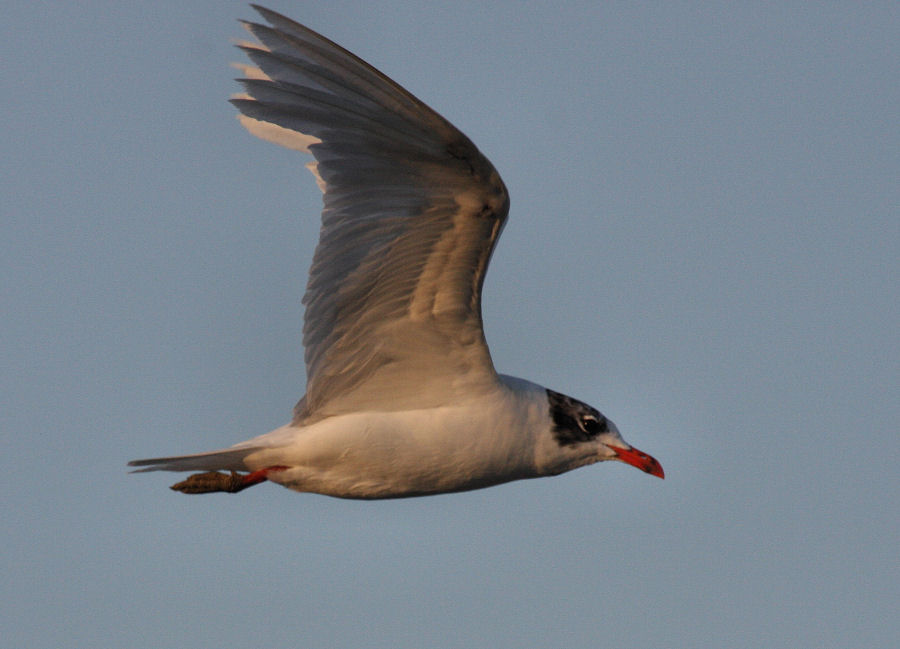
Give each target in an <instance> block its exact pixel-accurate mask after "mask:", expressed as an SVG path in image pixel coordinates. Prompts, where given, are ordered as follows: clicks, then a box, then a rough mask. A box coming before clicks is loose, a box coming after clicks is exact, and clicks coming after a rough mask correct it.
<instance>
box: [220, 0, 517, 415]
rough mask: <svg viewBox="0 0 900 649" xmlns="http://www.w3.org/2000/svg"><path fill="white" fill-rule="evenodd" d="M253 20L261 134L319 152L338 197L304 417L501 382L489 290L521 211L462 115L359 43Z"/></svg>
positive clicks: (251, 100)
mask: <svg viewBox="0 0 900 649" xmlns="http://www.w3.org/2000/svg"><path fill="white" fill-rule="evenodd" d="M254 8H255V9H256V10H257V11H258V12H259V13H260V14H261V15H262V16H263V18H265V20H266V21H267V22H268V23H269V24H270V26H264V25H259V24H256V23H245V25H246V27H247V28H248V29H249V31H250V32H251V33H252V34H253V35H254V36H255V37H256V38H257V39H258V41H259V43H258V44H247V43H243V44H240V45H239V47H240V48H241V49H243V50H244V51H245V52H246V53H247V56H249V58H250V59H251V60H252V61H253V63H255V64H256V66H257V67H249V66H248V67H246V68H245V69H244V72H245V74H246V77H247V78H245V79H242V80H241V83H242V84H243V86H244V88H245V94H242V95H239V96H237V97H235V98H234V99H232V102H233V103H234V105H235V106H236V107H237V108H238V109H239V110H240V111H241V113H242V115H241V121H242V123H243V124H244V126H246V127H247V129H248V130H249V131H250V132H251V133H253V134H255V135H258V136H259V137H262V138H264V139H267V140H270V141H273V142H276V143H278V144H281V145H284V146H287V147H290V148H295V149H299V150H302V151H306V152H308V153H311V154H312V155H313V157H314V158H315V162H311V163H310V164H309V165H308V166H309V167H310V169H311V170H312V171H313V173H314V174H315V175H316V177H317V180H318V182H319V187H320V188H321V189H322V191H323V193H324V198H323V201H324V208H323V210H322V228H321V233H320V239H319V245H318V247H317V248H316V252H315V256H314V258H313V263H312V267H311V269H310V274H309V283H308V285H307V289H306V294H305V296H304V298H303V302H304V304H305V305H306V315H305V322H304V327H303V344H304V346H305V348H306V369H307V379H308V380H307V393H306V396H305V397H304V398H303V399H301V401H300V403H298V404H297V409H296V411H295V421H297V422H298V423H299V422H308V421H310V420H315V419H320V418H323V417H326V416H331V415H335V414H340V413H345V412H354V411H359V410H366V409H374V410H393V409H406V408H415V407H434V406H438V405H441V404H442V403H447V402H448V401H450V400H452V399H453V398H454V395H456V394H462V393H471V392H472V391H473V390H478V389H479V385H485V386H487V385H488V384H489V383H492V382H494V381H496V380H497V379H496V373H495V371H494V368H493V365H492V363H491V359H490V354H489V352H488V349H487V345H486V343H485V340H484V333H483V330H482V321H481V287H482V283H483V281H484V275H485V272H486V270H487V266H488V261H489V259H490V256H491V252H492V250H493V248H494V244H495V243H496V241H497V238H498V237H499V235H500V231H501V229H502V228H503V224H504V222H505V219H506V214H507V212H508V209H509V198H508V195H507V192H506V187H505V186H504V185H503V181H502V180H501V179H500V176H499V174H498V173H497V171H496V170H495V169H494V167H493V166H492V165H491V163H490V162H489V161H488V160H487V159H486V158H485V157H484V156H483V155H482V154H481V152H479V151H478V149H477V148H476V147H475V145H474V144H472V142H471V141H470V140H469V139H468V138H467V137H466V136H465V135H463V134H462V133H460V132H459V131H458V130H457V129H456V128H455V127H454V126H453V125H452V124H450V123H449V122H448V121H447V120H445V119H444V118H443V117H441V116H440V115H438V114H437V113H435V112H434V111H433V110H431V109H430V108H428V106H426V105H425V104H423V103H422V102H421V101H419V100H418V99H416V98H415V97H413V96H412V95H411V94H410V93H409V92H407V91H406V90H404V89H403V88H401V87H400V86H399V85H397V84H396V83H395V82H394V81H392V80H391V79H389V78H387V77H386V76H385V75H383V74H382V73H381V72H379V71H378V70H376V69H374V68H373V67H371V66H370V65H368V64H367V63H365V62H364V61H362V60H361V59H359V58H357V57H356V56H354V55H353V54H351V53H350V52H347V51H346V50H344V49H343V48H341V47H339V46H338V45H336V44H335V43H332V42H331V41H329V40H328V39H326V38H324V37H323V36H320V35H319V34H317V33H315V32H313V31H312V30H310V29H308V28H306V27H304V26H303V25H300V24H298V23H295V22H293V21H291V20H289V19H287V18H285V17H284V16H281V15H279V14H277V13H275V12H272V11H269V10H267V9H263V8H261V7H256V6H254Z"/></svg>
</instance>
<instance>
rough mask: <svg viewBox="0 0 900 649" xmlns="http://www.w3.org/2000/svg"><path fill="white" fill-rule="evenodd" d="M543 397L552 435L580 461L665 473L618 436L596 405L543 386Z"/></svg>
mask: <svg viewBox="0 0 900 649" xmlns="http://www.w3.org/2000/svg"><path fill="white" fill-rule="evenodd" d="M547 399H548V401H549V402H550V419H551V421H552V424H551V426H552V433H553V438H554V440H555V441H556V443H557V444H558V445H559V446H560V449H561V450H562V451H563V452H564V453H565V454H567V455H568V454H572V455H573V456H577V458H578V462H579V463H581V464H588V463H591V462H603V461H605V460H617V461H619V462H624V463H625V464H630V465H631V466H633V467H636V468H638V469H640V470H641V471H643V472H645V473H649V474H650V475H655V476H656V477H657V478H664V477H665V473H664V472H663V468H662V465H660V463H659V462H657V461H656V459H655V458H653V457H652V456H650V455H648V454H647V453H644V452H643V451H639V450H638V449H636V448H634V447H633V446H631V445H630V444H628V442H626V441H625V440H624V439H622V435H621V434H619V429H618V428H616V425H615V424H614V423H613V422H612V421H611V420H610V419H607V418H606V417H605V416H603V413H601V412H600V411H599V410H597V409H596V408H593V407H591V406H589V405H588V404H586V403H584V402H582V401H579V400H578V399H573V398H572V397H569V396H566V395H564V394H560V393H559V392H554V391H553V390H547Z"/></svg>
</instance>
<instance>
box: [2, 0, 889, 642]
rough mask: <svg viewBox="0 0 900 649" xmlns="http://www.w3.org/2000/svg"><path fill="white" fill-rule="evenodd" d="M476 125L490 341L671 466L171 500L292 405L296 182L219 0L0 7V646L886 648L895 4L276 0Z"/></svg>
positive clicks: (303, 193)
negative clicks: (360, 496) (192, 475)
mask: <svg viewBox="0 0 900 649" xmlns="http://www.w3.org/2000/svg"><path fill="white" fill-rule="evenodd" d="M272 8H274V9H276V10H279V11H282V12H283V13H286V14H287V15H289V16H291V17H292V18H295V19H296V20H299V21H301V22H305V23H307V24H309V25H310V26H311V27H313V28H314V29H317V30H319V31H321V32H323V33H324V34H325V35H326V36H328V37H330V38H332V39H334V40H336V41H337V42H339V43H340V44H342V45H344V46H345V47H347V48H349V49H350V50H352V51H354V52H355V53H357V54H359V55H360V56H362V57H363V58H365V59H366V60H368V61H369V62H371V63H372V64H374V65H375V66H376V67H379V68H380V69H382V70H383V71H384V72H386V73H387V74H388V75H390V76H391V77H393V78H394V79H396V80H397V81H398V82H400V83H401V84H403V85H404V86H406V87H407V88H408V89H410V90H411V91H412V92H413V93H415V94H416V95H418V96H419V97H420V98H421V99H423V100H424V101H425V102H426V103H428V104H429V105H431V106H433V107H434V108H435V109H437V110H438V111H439V112H441V113H442V114H443V115H444V116H445V117H447V118H448V119H450V120H451V121H452V122H453V123H455V124H456V125H457V126H458V127H459V128H460V129H461V130H462V131H463V132H465V133H466V134H467V135H468V136H469V137H470V138H471V139H472V140H473V141H474V142H475V143H476V144H477V145H478V146H479V147H480V148H481V150H482V151H483V152H484V153H485V154H486V155H487V156H488V157H489V158H490V159H491V160H492V161H493V162H494V164H495V165H496V167H497V168H498V170H499V171H500V173H501V174H502V176H503V178H504V180H505V181H506V184H507V186H508V187H509V189H510V192H511V196H512V211H511V216H510V221H509V223H508V226H507V228H506V231H505V233H504V236H503V239H502V240H501V243H500V246H499V248H498V250H497V252H496V254H495V255H494V260H493V264H492V267H491V272H490V273H489V274H488V279H487V283H486V287H485V304H484V313H485V320H486V330H487V337H488V341H489V343H490V344H491V349H492V352H493V357H494V362H495V364H496V365H497V367H498V368H499V369H500V370H501V371H503V372H506V373H510V374H515V375H519V376H524V377H527V378H530V379H532V380H535V381H537V382H540V383H542V384H544V385H547V386H549V387H552V388H554V389H557V390H560V391H563V392H566V393H569V394H572V395H573V396H576V397H579V398H581V399H584V400H586V401H588V402H590V403H592V404H594V405H596V406H597V407H599V408H600V409H601V410H602V411H604V412H605V413H606V414H607V415H608V416H610V417H611V418H612V419H613V420H615V421H616V423H617V424H618V426H619V428H620V429H621V430H622V432H623V434H624V436H625V437H626V439H628V440H629V441H630V442H631V443H633V444H634V445H635V446H637V447H638V448H641V449H643V450H645V451H647V452H649V453H651V454H652V455H654V456H655V457H657V458H658V459H659V460H660V461H661V462H662V464H663V466H664V467H665V470H666V474H667V479H666V480H665V481H660V480H657V479H655V478H652V477H650V476H647V475H645V474H643V473H641V472H639V471H636V470H634V469H632V468H630V467H627V466H625V465H621V464H617V463H612V464H601V465H595V466H592V467H588V468H584V469H579V470H578V471H575V472H572V473H569V474H567V475H564V476H560V477H557V478H552V479H543V480H533V481H525V482H517V483H511V484H507V485H503V486H500V487H495V488H492V489H487V490H482V491H476V492H471V493H465V494H456V495H447V496H436V497H429V498H420V499H411V500H401V501H385V502H355V501H342V500H337V499H332V498H327V497H323V496H316V495H308V494H297V493H294V492H291V491H288V490H286V489H283V488H281V487H278V486H276V485H271V484H267V485H262V486H259V487H256V488H254V489H251V490H249V491H246V492H244V493H241V494H239V495H236V496H231V495H212V496H205V497H185V496H182V495H179V494H174V493H172V492H170V491H169V490H168V485H169V484H171V483H172V482H174V481H175V480H176V479H178V478H179V476H178V475H176V474H162V473H157V474H147V475H129V474H128V473H127V471H126V467H125V463H126V461H127V460H129V459H133V458H137V457H147V456H155V455H162V454H177V453H187V452H195V451H202V450H208V449H213V448H218V447H222V446H226V445H229V444H231V443H234V442H237V441H240V440H243V439H245V438H247V437H250V436H252V435H256V434H259V433H263V432H266V431H268V430H270V429H272V428H275V427H277V426H279V425H281V424H282V423H284V422H285V421H286V420H287V419H288V418H289V416H290V411H291V408H292V407H293V405H294V402H295V401H296V400H297V398H299V397H300V396H301V395H302V393H303V385H304V370H303V367H302V364H301V362H300V359H301V347H300V326H301V317H302V312H301V305H300V296H301V293H302V290H303V286H304V284H305V281H306V271H307V267H308V264H309V262H310V258H311V254H312V250H313V247H314V245H315V242H316V237H317V232H318V218H319V217H318V211H319V206H320V195H319V193H318V190H317V189H316V187H315V185H314V182H313V179H312V177H311V176H310V175H309V173H307V172H306V170H304V168H303V165H304V163H305V162H306V161H307V160H306V159H305V158H304V157H303V156H302V155H299V154H297V153H296V152H291V151H287V150H282V149H279V148H278V147H276V146H274V145H272V144H269V143H266V142H263V141H260V140H257V139H255V138H253V137H252V136H250V135H248V134H247V133H246V132H245V131H244V130H243V129H242V128H240V126H239V125H238V123H237V121H236V120H235V117H234V115H235V110H234V109H233V108H232V107H231V106H230V105H229V104H228V103H227V102H226V99H227V98H228V96H229V95H230V94H231V93H233V92H236V91H237V90H238V87H237V85H236V84H235V83H234V82H233V81H232V78H233V77H234V76H236V75H237V72H236V71H235V70H233V69H231V68H229V67H228V64H229V62H232V61H239V60H241V59H242V57H241V54H240V53H239V52H238V51H237V50H235V49H234V48H233V47H232V42H233V39H236V38H243V37H244V32H243V30H242V29H241V28H240V27H239V26H238V24H237V23H236V22H235V19H237V18H252V17H253V16H254V15H255V14H254V12H253V11H252V10H251V9H250V8H249V7H248V6H247V5H246V4H244V3H241V2H230V1H228V2H226V1H222V0H216V1H204V2H199V1H196V2H159V3H157V2H133V1H128V2H124V1H119V2H78V3H76V2H62V1H59V2H40V1H35V2H10V3H5V4H4V15H3V21H2V24H0V55H2V56H0V60H2V61H3V63H2V69H3V73H2V75H3V80H4V83H3V86H4V102H3V104H4V105H3V110H2V117H0V120H2V128H0V147H2V158H0V159H2V162H0V165H2V174H0V191H2V201H0V210H2V235H0V300H2V316H0V318H2V319H0V367H2V372H0V390H2V401H0V434H2V436H3V449H4V454H5V457H6V458H7V459H6V462H5V466H4V469H3V472H2V474H3V477H2V488H0V502H2V521H3V522H2V533H3V536H2V546H3V565H2V575H3V577H2V579H0V593H2V602H0V628H2V635H3V641H2V643H3V645H4V646H5V647H28V648H44V647H46V648H54V649H58V648H60V647H129V648H132V649H141V648H159V647H232V646H235V647H238V646H247V647H249V646H254V647H306V648H317V647H321V648H332V647H375V648H382V647H384V648H388V647H390V648H421V647H492V648H494V647H496V648H512V647H524V648H534V647H548V648H549V647H554V648H557V647H572V648H581V647H585V648H587V647H592V648H593V647H617V648H635V649H637V648H641V649H646V648H648V647H719V648H732V647H733V648H736V649H739V648H746V647H785V648H790V649H806V648H809V649H835V648H840V647H848V648H849V647H866V648H869V649H878V648H884V649H888V648H893V647H896V646H897V645H898V641H900V638H898V635H900V632H898V625H897V611H898V608H900V574H898V573H900V569H898V547H900V508H898V496H900V480H898V477H897V476H898V460H900V450H898V449H900V444H898V431H897V428H898V421H900V396H898V384H900V376H898V369H900V351H898V350H900V339H898V330H900V309H898V277H900V268H898V251H900V189H898V188H900V183H898V179H900V135H898V133H900V127H898V114H900V113H898V107H900V74H898V69H900V65H898V64H900V6H898V4H897V3H896V2H882V3H857V2H845V3H807V2H802V3H801V2H782V3H765V4H762V3H749V2H740V3H715V4H712V3H693V2H692V3H628V4H625V3H606V2H582V3H558V2H552V3H551V2H547V3H524V2H523V3H519V2H506V3H493V2H460V1H459V0H456V1H454V2H447V3H440V4H435V3H418V2H385V3H374V2H372V3H370V2H342V1H338V0H328V1H327V2H299V1H297V2H294V1H288V0H278V1H277V2H273V5H272Z"/></svg>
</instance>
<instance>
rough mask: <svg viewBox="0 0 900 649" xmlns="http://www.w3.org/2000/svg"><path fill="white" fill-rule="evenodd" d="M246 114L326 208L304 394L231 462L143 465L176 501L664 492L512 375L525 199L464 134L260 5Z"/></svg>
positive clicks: (599, 419) (231, 451) (222, 455)
mask: <svg viewBox="0 0 900 649" xmlns="http://www.w3.org/2000/svg"><path fill="white" fill-rule="evenodd" d="M254 9H256V11H258V12H259V14H260V15H261V16H262V17H263V18H264V19H265V21H266V22H268V25H262V24H257V23H254V22H244V23H243V24H244V26H245V27H246V28H247V29H248V30H249V32H250V33H251V34H252V35H253V36H254V37H255V38H256V42H254V43H249V42H246V43H244V42H242V43H240V44H239V45H238V47H239V48H240V49H241V50H243V51H244V52H245V53H246V55H247V56H248V57H249V59H250V60H251V61H252V63H253V65H244V66H239V67H241V69H242V72H243V74H244V77H245V78H243V79H240V80H239V81H240V83H241V84H242V85H243V93H241V94H239V95H236V96H235V97H233V98H232V99H231V102H232V103H233V104H234V106H235V107H237V109H238V110H239V111H240V115H239V119H240V121H241V123H242V124H243V125H244V126H245V127H246V128H247V130H249V131H250V133H252V134H253V135H256V136H259V137H261V138H263V139H266V140H269V141H272V142H275V143H277V144H280V145H283V146H285V147H289V148H292V149H297V150H299V151H303V152H305V153H308V154H311V155H312V157H313V161H312V162H310V163H309V164H308V165H307V167H308V168H309V169H310V170H311V171H312V173H313V174H314V175H315V177H316V181H317V183H318V186H319V188H320V189H321V190H322V192H323V202H324V207H323V210H322V225H321V231H320V238H319V244H318V247H317V248H316V251H315V254H314V257H313V262H312V266H311V268H310V271H309V281H308V284H307V287H306V294H305V295H304V297H303V303H304V305H305V307H306V311H305V317H304V326H303V345H304V348H305V361H306V372H307V386H306V394H305V395H304V396H303V398H302V399H300V401H299V403H298V404H297V405H296V407H295V408H294V412H293V419H292V420H291V422H290V423H289V424H287V425H286V426H282V427H281V428H278V429H276V430H273V431H272V432H270V433H266V434H264V435H261V436H259V437H255V438H253V439H250V440H248V441H245V442H241V443H239V444H235V445H234V446H231V447H230V448H226V449H223V450H218V451H211V452H207V453H198V454H195V455H181V456H174V457H161V458H154V459H146V460H135V461H132V462H130V463H129V464H130V465H131V466H135V467H144V468H143V469H140V470H141V471H159V470H162V471H195V472H200V473H195V474H194V475H191V476H190V477H188V478H187V479H186V480H184V481H183V482H179V483H178V484H176V485H173V486H172V489H174V490H176V491H180V492H183V493H188V494H198V493H210V492H230V493H235V492H238V491H241V490H243V489H246V488H247V487H250V486H252V485H255V484H259V483H261V482H264V481H266V480H268V481H271V482H276V483H278V484H281V485H284V486H285V487H288V488H290V489H293V490H296V491H301V492H313V493H319V494H326V495H329V496H337V497H341V498H363V499H375V498H398V497H406V496H422V495H428V494H439V493H447V492H456V491H464V490H469V489H478V488H481V487H488V486H491V485H496V484H500V483H504V482H509V481H511V480H518V479H522V478H536V477H542V476H550V475H557V474H560V473H563V472H565V471H570V470H572V469H575V468H577V467H581V466H585V465H588V464H593V463H595V462H602V461H604V460H618V461H620V462H624V463H626V464H630V465H632V466H634V467H637V468H638V469H641V470H642V471H645V472H647V473H649V474H651V475H655V476H658V477H660V478H662V477H663V469H662V466H660V464H659V462H657V461H656V460H655V459H654V458H653V457H651V456H650V455H647V454H646V453H643V452H642V451H639V450H638V449H636V448H634V447H632V446H630V445H629V444H628V443H626V442H625V440H624V439H623V438H622V436H621V435H620V434H619V430H618V429H617V428H616V426H615V424H613V422H612V421H610V420H609V419H608V418H606V417H605V416H603V414H601V413H600V412H599V411H598V410H597V409H596V408H593V407H591V406H589V405H587V404H586V403H582V402H581V401H579V400H577V399H574V398H572V397H569V396H566V395H564V394H560V393H559V392H555V391H553V390H550V389H547V388H544V387H542V386H540V385H537V384H535V383H532V382H530V381H526V380H524V379H520V378H515V377H512V376H506V375H503V374H499V373H497V371H496V370H495V369H494V365H493V363H492V361H491V356H490V352H489V351H488V347H487V343H486V341H485V337H484V331H483V327H482V317H481V289H482V284H483V283H484V276H485V272H486V271H487V267H488V262H489V260H490V257H491V253H492V251H493V249H494V246H495V245H496V243H497V238H498V237H499V236H500V232H501V231H502V229H503V225H504V223H505V222H506V217H507V212H508V211H509V196H508V194H507V190H506V186H505V185H504V184H503V181H502V180H501V179H500V175H499V174H498V173H497V170H496V169H494V167H493V165H492V164H491V163H490V162H489V161H488V160H487V158H485V157H484V155H482V154H481V152H480V151H479V150H478V149H477V148H476V147H475V145H474V144H473V143H472V142H471V141H470V140H469V139H468V138H467V137H466V136H465V135H463V134H462V133H461V132H460V131H458V130H457V129H456V128H455V127H454V126H453V125H452V124H450V123H449V122H448V121H447V120H445V119H444V118H443V117H441V116H440V115H438V114H437V113H436V112H435V111H433V110H432V109H430V108H429V107H428V106H426V105H425V104H423V103H422V102H421V101H419V100H418V99H417V98H415V97H414V96H413V95H411V94H410V93H409V92H407V91H406V90H405V89H404V88H402V87H401V86H400V85H398V84H397V83H395V82H394V81H392V80H391V79H389V78H388V77H387V76H385V75H384V74H382V73H381V72H379V71H378V70H376V69H375V68H373V67H372V66H370V65H368V64H367V63H366V62H364V61H363V60H361V59H359V58H358V57H356V56H354V55H353V54H351V53H350V52H348V51H347V50H345V49H343V48H341V47H340V46H338V45H337V44H335V43H333V42H331V41H330V40H328V39H327V38H325V37H323V36H321V35H319V34H317V33H316V32H314V31H312V30H311V29H308V28H307V27H304V26H303V25H300V24H298V23H296V22H294V21H292V20H289V19H288V18H286V17H284V16H282V15H280V14H277V13H275V12H273V11H270V10H268V9H265V8H262V7H258V6H255V5H254Z"/></svg>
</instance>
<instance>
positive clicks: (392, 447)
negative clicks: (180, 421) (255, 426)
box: [244, 377, 560, 498]
mask: <svg viewBox="0 0 900 649" xmlns="http://www.w3.org/2000/svg"><path fill="white" fill-rule="evenodd" d="M373 414H375V415H376V416H373ZM549 424H550V422H549V421H548V417H547V399H546V396H545V391H544V389H543V388H541V387H540V386H537V385H535V384H531V383H527V382H525V381H521V380H518V379H507V378H506V377H504V380H502V381H500V382H499V383H498V384H497V385H495V387H494V389H493V390H491V391H489V392H487V393H484V394H475V395H472V396H471V397H470V398H469V399H466V400H463V401H460V402H459V403H455V404H452V405H445V406H440V407H436V408H422V409H417V410H398V411H394V412H380V413H377V414H376V413H371V412H359V413H352V414H345V415H337V416H335V417H329V418H326V419H322V420H319V421H317V422H316V423H314V424H311V425H310V426H305V427H301V428H296V427H293V426H285V427H283V428H279V429H277V430H275V431H273V432H271V433H268V434H266V435H263V436H261V437H258V438H256V439H255V440H249V441H248V442H245V443H246V444H247V445H249V446H255V447H256V448H257V450H254V451H253V452H252V453H250V454H249V455H247V456H246V458H245V459H244V462H245V464H246V466H247V467H248V468H250V469H251V470H258V469H263V468H265V467H269V466H273V465H288V466H289V467H290V468H288V469H285V470H283V471H277V472H273V473H272V474H271V475H270V477H269V480H272V481H273V482H278V483H279V484H282V485H284V486H286V487H289V488H292V489H296V490H297V491H312V492H316V493H322V494H327V495H330V496H339V497H345V498H391V497H397V496H418V495H425V494H434V493H443V492H450V491H462V490H467V489H477V488H479V487H487V486H491V485H493V484H497V483H499V482H506V481H509V480H515V479H518V478H531V477H537V476H541V475H546V474H547V473H559V471H560V469H559V467H558V466H557V462H558V459H557V458H556V457H555V456H554V454H553V453H552V452H550V451H552V446H555V443H553V442H552V440H551V439H550V437H549V436H546V438H545V437H544V436H542V434H546V432H547V431H548V430H549V428H550V426H549ZM512 431H515V433H514V434H510V433H511V432H512ZM551 445H552V446H551ZM547 447H550V448H547Z"/></svg>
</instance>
